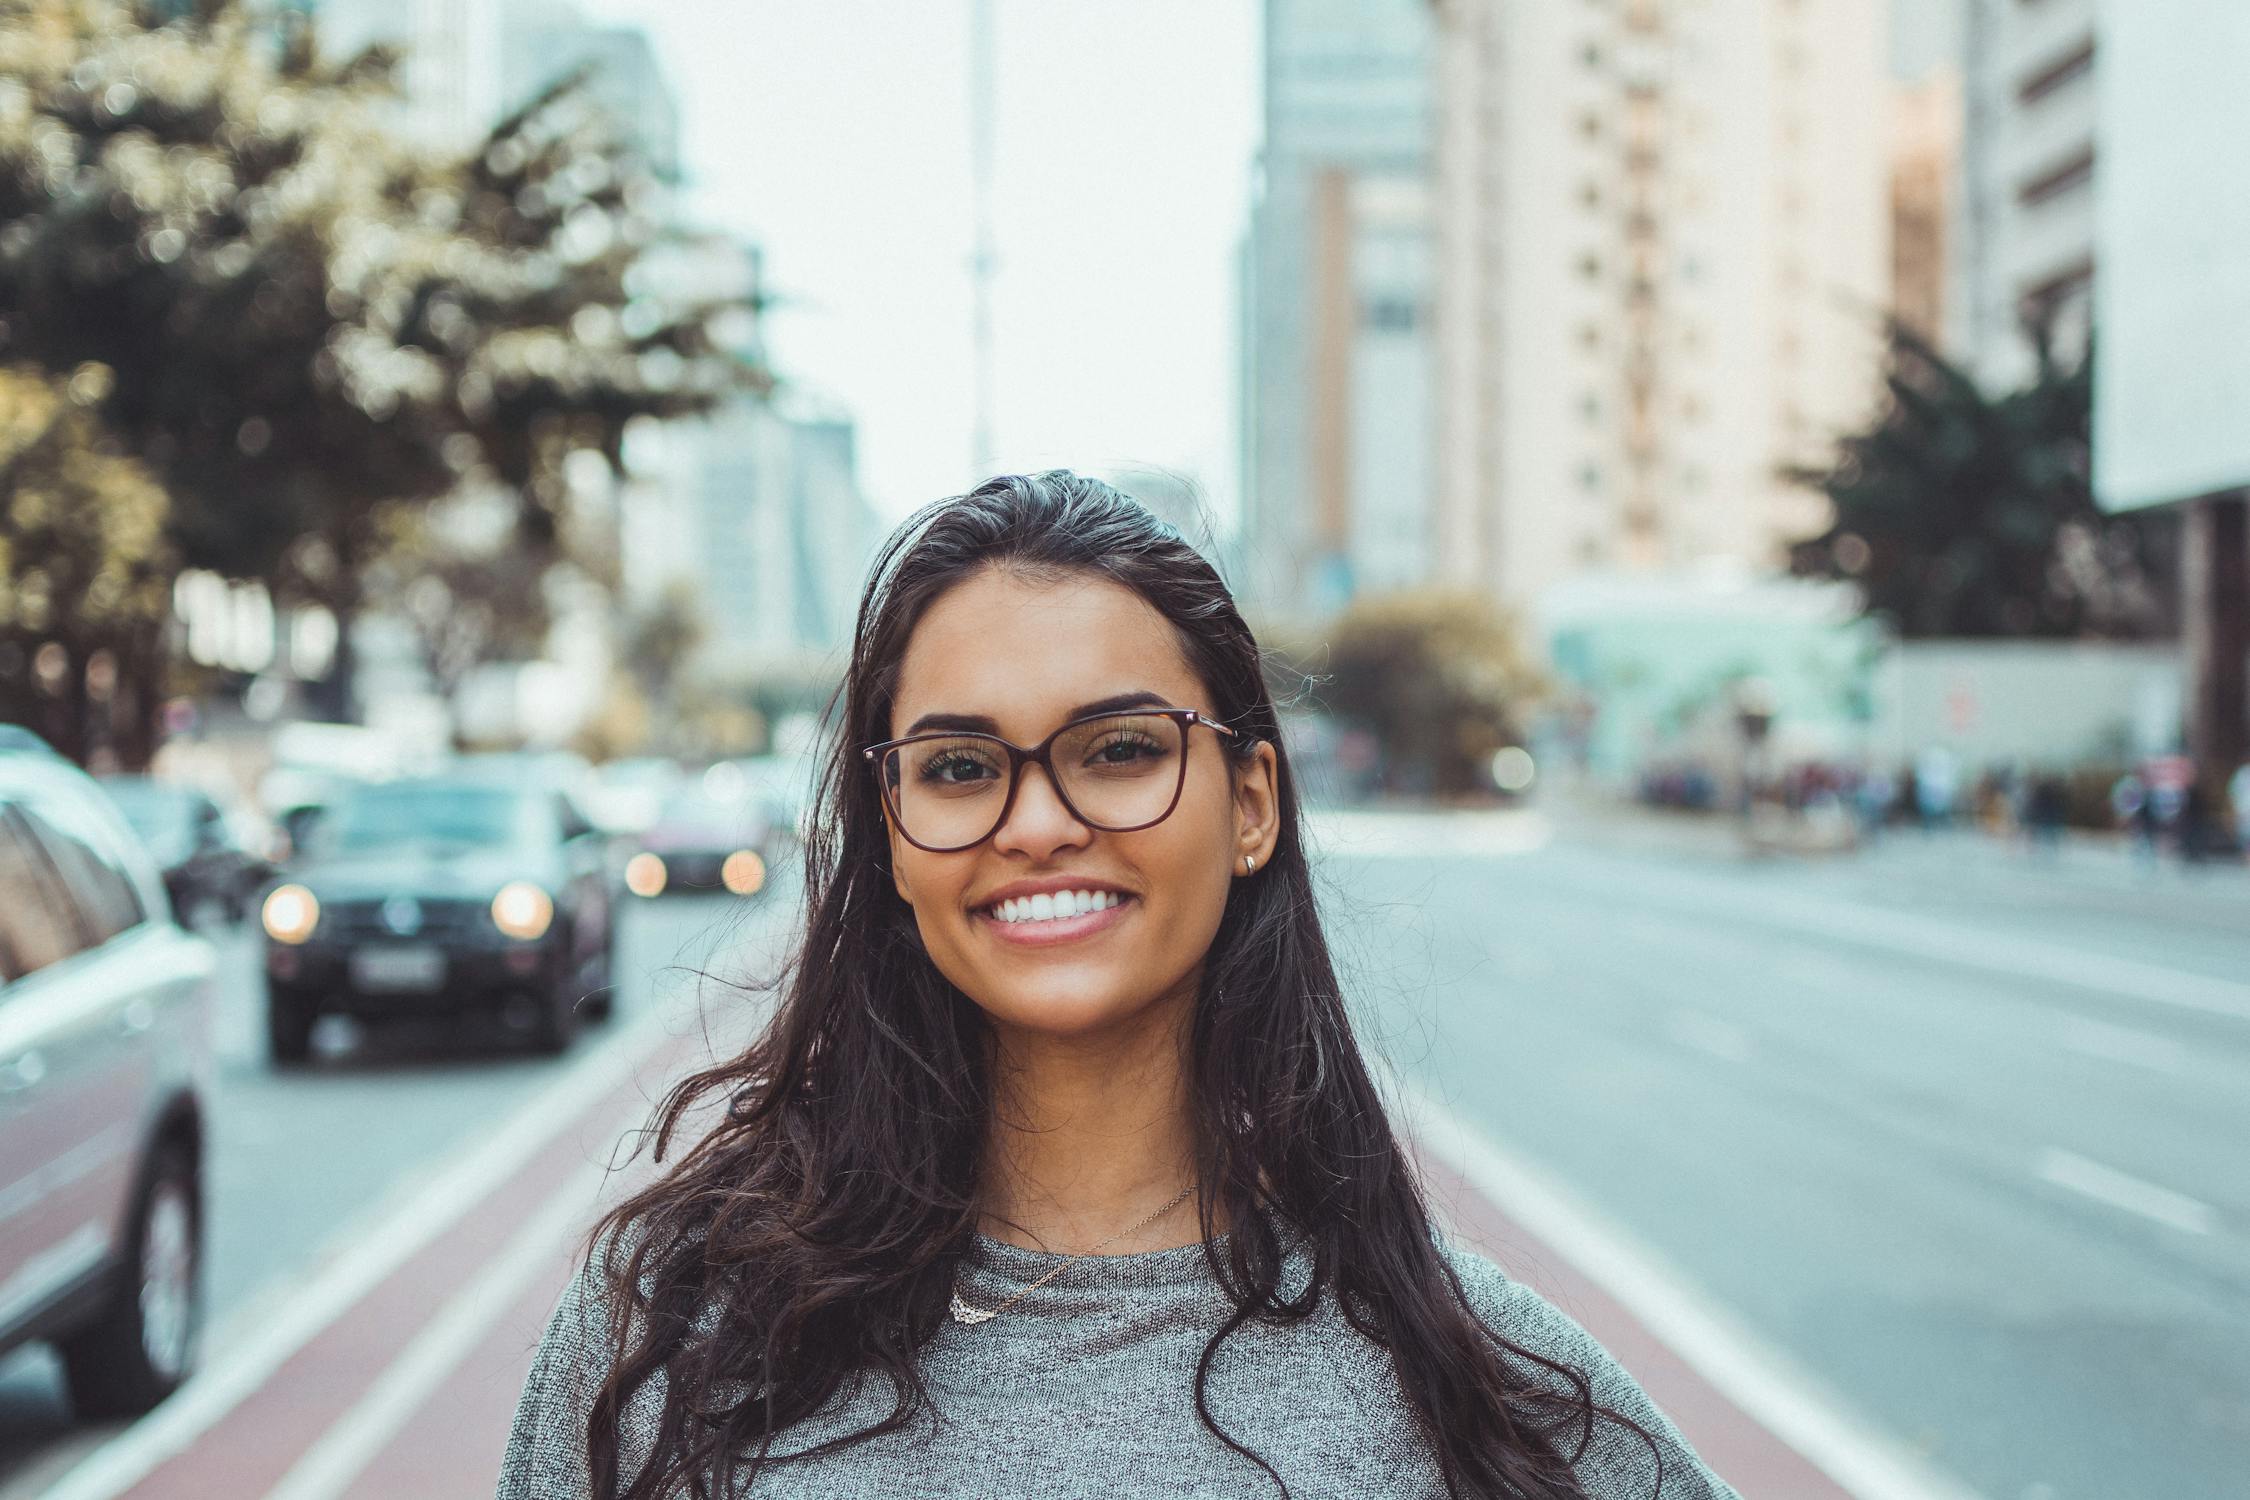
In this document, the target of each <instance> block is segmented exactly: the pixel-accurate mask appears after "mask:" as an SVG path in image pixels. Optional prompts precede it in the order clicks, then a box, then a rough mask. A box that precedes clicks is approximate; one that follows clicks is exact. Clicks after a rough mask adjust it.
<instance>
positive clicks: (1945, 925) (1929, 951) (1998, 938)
mask: <svg viewBox="0 0 2250 1500" xmlns="http://www.w3.org/2000/svg"><path fill="white" fill-rule="evenodd" d="M1547 879H1548V880H1549V882H1550V885H1551V886H1552V885H1558V884H1560V883H1561V880H1560V876H1559V875H1558V874H1556V873H1552V872H1550V873H1549V874H1548V876H1547ZM1603 880H1604V885H1603V889H1602V891H1601V898H1602V900H1603V901H1604V902H1605V903H1606V904H1608V905H1611V906H1615V905H1618V904H1620V903H1621V901H1622V900H1623V898H1624V892H1622V891H1621V890H1620V889H1619V886H1620V884H1622V883H1623V882H1625V881H1633V883H1635V884H1637V885H1639V886H1640V887H1641V889H1642V890H1643V891H1645V892H1646V893H1647V894H1648V895H1649V896H1650V898H1651V899H1652V900H1654V901H1658V902H1662V903H1664V904H1666V905H1669V906H1671V907H1672V908H1673V909H1674V910H1676V911H1683V912H1687V911H1693V912H1698V913H1701V914H1706V915H1711V916H1718V917H1732V918H1737V919H1739V918H1741V917H1743V916H1745V915H1747V916H1749V917H1750V918H1751V919H1752V920H1753V921H1761V922H1771V923H1774V924H1776V925H1782V926H1788V927H1794V928H1796V929H1797V930H1798V931H1800V932H1807V933H1814V934H1817V935H1819V936H1822V937H1830V938H1839V939H1842V940H1843V941H1845V942H1850V943H1856V944H1859V945H1861V946H1863V947H1869V948H1877V949H1888V950H1890V951H1892V952H1896V953H1907V954H1911V955H1914V956H1915V957H1919V958H1928V959H1935V960H1937V961H1939V962H1942V963H1951V964H1957V965H1959V966H1960V967H1962V968H1965V969H1981V970H1983V971H1984V972H1986V973H1991V974H2001V975H2005V976H2006V977H2008V978H2011V979H2040V980H2046V981H2048V982H2051V983H2054V984H2065V985H2070V986H2071V987H2073V988H2076V989H2083V990H2093V991H2095V992H2097V993H2105V994H2110V995H2115V996H2121V997H2123V998H2126V999H2131V1000H2141V1001H2146V1002H2148V1003H2149V1004H2152V1005H2167V1006H2171V1007H2173V1008H2175V1009H2178V1010H2193V1011H2200V1012H2202V1013H2203V1014H2205V1015H2213V1016H2227V1017H2230V1018H2232V1019H2234V1020H2238V1021H2250V984H2244V983H2241V982H2239V981H2237V980H2231V979H2214V978H2212V977H2210V976H2209V975H2205V974H2190V973H2186V972H2184V971H2182V970H2179V969H2167V968H2164V967H2162V966H2161V965H2158V964H2152V963H2143V962H2142V961H2141V960H2139V959H2133V958H2117V957H2114V956H2112V955H2110V954H2107V953H2092V952H2088V951H2087V950H2085V949H2083V948H2071V947H2068V946H2065V945H2062V944H2058V943H2050V942H2045V941H2035V940H2033V939H2030V938H2024V937H2012V936H2009V935H2007V934H2004V933H1997V932H1990V931H1985V930H1982V929H1979V928H1975V927H1965V926H1962V925H1961V924H1959V923H1956V922H1947V921H1944V920H1941V919H1939V918H1935V917H1925V916H1921V915H1919V914H1917V913H1914V912H1903V911H1869V910H1866V909H1864V908H1859V907H1849V906H1841V905H1832V904H1829V903H1826V902H1823V901H1820V900H1817V899H1806V898H1804V897H1800V896H1790V895H1785V894H1783V893H1782V892H1780V891H1774V890H1744V889H1741V888H1740V887H1734V888H1732V889H1730V890H1728V891H1726V892H1725V893H1723V894H1716V893H1702V892H1697V891H1694V890H1692V889H1690V888H1689V887H1688V886H1686V885H1684V884H1681V883H1679V882H1677V881H1673V882H1666V883H1662V884H1658V883H1656V882H1651V881H1646V880H1634V879H1633V875H1632V874H1631V873H1625V872H1610V873H1607V874H1605V875H1604V877H1603Z"/></svg>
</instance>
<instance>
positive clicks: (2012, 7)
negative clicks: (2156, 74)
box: [1947, 0, 2100, 386]
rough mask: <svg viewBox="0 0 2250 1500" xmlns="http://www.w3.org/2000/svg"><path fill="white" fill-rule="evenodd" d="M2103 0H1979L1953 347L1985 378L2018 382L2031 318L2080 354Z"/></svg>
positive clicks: (2089, 301)
mask: <svg viewBox="0 0 2250 1500" xmlns="http://www.w3.org/2000/svg"><path fill="white" fill-rule="evenodd" d="M2099 8H2100V3H2099V0H2039V3H2038V4H2035V5H2033V4H2026V3H2024V0H1968V13H1967V17H1966V21H1967V27H1966V41H1965V47H1964V55H1963V59H1962V74H1963V78H1962V84H1963V90H1964V105H1965V118H1964V122H1963V135H1962V145H1961V179H1960V203H1961V219H1960V231H1959V233H1958V234H1957V235H1956V236H1955V239H1956V244H1957V247H1958V248H1957V251H1956V257H1957V258H1956V259H1955V262H1954V289H1955V303H1954V306H1953V307H1952V308H1951V309H1950V310H1949V312H1948V315H1947V323H1948V324H1949V325H1950V329H1949V337H1950V339H1951V342H1952V344H1953V347H1954V348H1955V349H1956V350H1957V351H1958V352H1959V354H1960V355H1961V356H1962V357H1963V358H1964V359H1965V360H1966V362H1967V363H1968V364H1969V366H1970V368H1971V369H1972V370H1974V371H1975V373H1976V374H1977V375H1978V376H1979V377H1980V378H1981V379H1983V380H1984V381H1986V382H1987V383H1990V384H1993V385H1998V386H2012V385H2017V384H2020V383H2021V382H2022V381H2023V380H2024V379H2026V378H2027V377H2028V376H2029V375H2030V374H2031V372H2032V369H2033V367H2034V359H2033V353H2032V345H2031V341H2030V339H2029V338H2028V337H2027V336H2026V333H2025V330H2026V327H2027V325H2028V324H2030V323H2034V322H2037V321H2038V320H2040V319H2042V318H2047V317H2051V318H2052V326H2053V330H2054V336H2055V339H2056V344H2057V348H2058V351H2059V352H2060V353H2061V354H2063V355H2064V357H2066V358H2068V357H2074V356H2075V355H2076V354H2077V353H2079V352H2080V351H2082V350H2083V349H2084V347H2085V343H2086V338H2087V335H2088V333H2089V332H2090V330H2091V327H2092V322H2093V286H2094V140H2095V128H2096V121H2097V110H2096V99H2095V91H2094V64H2095V33H2096V30H2097V27H2096V19H2097V12H2098V11H2099Z"/></svg>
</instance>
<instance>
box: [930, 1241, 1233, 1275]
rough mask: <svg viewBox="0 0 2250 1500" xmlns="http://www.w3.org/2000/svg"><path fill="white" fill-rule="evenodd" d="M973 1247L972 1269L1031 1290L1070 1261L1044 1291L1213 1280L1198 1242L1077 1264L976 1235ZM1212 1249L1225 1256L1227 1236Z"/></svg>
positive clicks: (1081, 1260)
mask: <svg viewBox="0 0 2250 1500" xmlns="http://www.w3.org/2000/svg"><path fill="white" fill-rule="evenodd" d="M974 1244H975V1254H974V1255H973V1257H972V1259H971V1263H972V1264H973V1265H974V1266H975V1268H976V1269H977V1270H978V1271H979V1272H980V1273H982V1275H983V1276H984V1277H986V1278H988V1279H990V1280H992V1281H996V1282H1000V1283H1002V1284H1004V1285H1007V1286H1011V1287H1018V1288H1020V1287H1026V1286H1029V1285H1031V1284H1032V1283H1033V1282H1035V1281H1037V1280H1038V1279H1039V1278H1040V1277H1042V1276H1045V1275H1047V1274H1048V1273H1049V1272H1051V1271H1053V1270H1054V1269H1055V1268H1056V1267H1057V1266H1059V1265H1061V1264H1062V1263H1063V1262H1065V1261H1070V1269H1068V1270H1066V1271H1064V1272H1063V1273H1062V1274H1061V1275H1060V1276H1057V1277H1056V1278H1055V1279H1054V1280H1053V1281H1050V1282H1048V1283H1047V1288H1049V1289H1053V1288H1061V1287H1065V1286H1069V1287H1073V1288H1080V1289H1090V1288H1096V1287H1117V1288H1130V1287H1154V1286H1178V1285H1183V1284H1185V1283H1189V1282H1196V1281H1204V1280H1208V1279H1209V1278H1210V1274H1211V1270H1210V1267H1209V1265H1208V1264H1207V1263H1206V1262H1205V1260H1204V1248H1203V1247H1204V1242H1202V1241H1200V1240H1199V1241H1197V1242H1196V1243H1194V1244H1192V1245H1170V1246H1167V1247H1165V1248H1164V1249H1162V1250H1135V1251H1131V1252H1129V1253H1127V1254H1124V1255H1082V1256H1079V1257H1077V1258H1076V1259H1075V1260H1073V1259H1072V1258H1071V1257H1070V1256H1068V1255H1065V1254H1063V1253H1062V1252H1061V1251H1056V1250H1032V1249H1027V1248H1026V1247H1024V1246H1022V1245H1014V1244H1010V1243H1009V1242H1008V1241H1006V1240H996V1239H994V1238H992V1237H991V1236H990V1235H988V1234H985V1233H983V1232H982V1231H978V1232H977V1233H976V1235H975V1241H974ZM1210 1244H1211V1247H1212V1248H1213V1250H1214V1251H1216V1252H1217V1253H1218V1254H1221V1255H1224V1254H1225V1253H1226V1247H1227V1236H1226V1235H1225V1234H1223V1233H1221V1234H1218V1235H1214V1236H1213V1237H1212V1238H1211V1240H1210Z"/></svg>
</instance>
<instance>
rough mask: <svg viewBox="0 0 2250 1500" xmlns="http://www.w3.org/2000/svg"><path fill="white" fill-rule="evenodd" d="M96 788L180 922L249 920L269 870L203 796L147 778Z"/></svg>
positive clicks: (107, 780) (114, 779)
mask: <svg viewBox="0 0 2250 1500" xmlns="http://www.w3.org/2000/svg"><path fill="white" fill-rule="evenodd" d="M102 788H103V790H105V791H107V792H108V793H109V795H110V799H111V800H112V801H114V802H115V803H116V804H117V807H118V810H119V811H120V812H122V813H124V814H125V821H126V822H128V823H130V824H132V825H133V831H134V832H135V833H137V834H139V835H140V836H141V842H142V843H144V844H146V845H148V849H149V852H150V853H151V854H153V855H155V856H156V863H157V867H158V868H159V869H161V870H162V871H163V872H164V889H165V890H166V891H167V892H169V893H170V895H171V897H172V909H173V910H174V911H176V912H178V913H179V914H180V919H181V920H182V921H192V920H194V919H195V918H197V917H199V916H200V915H202V914H203V913H204V912H206V911H216V912H217V913H218V914H219V915H221V916H223V917H224V918H225V919H226V920H228V921H230V922H239V921H241V920H242V919H243V918H244V917H246V916H248V915H249V913H250V908H251V907H252V906H253V905H254V904H256V901H257V898H258V892H259V891H261V890H263V889H264V888H265V884H266V882H267V881H269V880H271V879H272V878H273V865H272V864H271V863H270V862H268V861H267V860H266V858H265V857H264V856H263V855H260V854H257V853H254V852H252V851H251V850H249V849H246V848H244V847H243V845H242V842H241V841H240V840H239V839H237V838H236V837H235V835H234V830H233V829H231V828H230V827H228V826H227V817H226V813H225V812H224V811H222V810H221V809H220V807H219V804H218V803H216V802H214V801H212V800H211V798H210V796H209V795H208V794H207V793H205V792H203V791H201V790H199V789H197V788H195V787H192V786H182V785H180V784H178V783H177V782H170V781H158V780H155V779H154V778H152V777H148V776H108V777H104V778H103V779H102Z"/></svg>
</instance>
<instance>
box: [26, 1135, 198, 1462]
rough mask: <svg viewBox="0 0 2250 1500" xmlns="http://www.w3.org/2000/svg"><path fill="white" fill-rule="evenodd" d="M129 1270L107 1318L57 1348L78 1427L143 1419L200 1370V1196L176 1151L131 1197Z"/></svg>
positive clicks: (157, 1160) (189, 1157) (152, 1167)
mask: <svg viewBox="0 0 2250 1500" xmlns="http://www.w3.org/2000/svg"><path fill="white" fill-rule="evenodd" d="M128 1223H129V1225H130V1229H131V1233H130V1236H129V1238H128V1240H127V1250H126V1255H125V1258H124V1260H123V1261H122V1262H121V1263H120V1264H119V1265H118V1267H117V1268H116V1270H115V1271H114V1272H113V1273H112V1275H113V1277H114V1283H113V1285H112V1287H111V1290H110V1295H109V1300H108V1302H107V1304H106V1305H105V1306H104V1307H103V1309H102V1311H101V1313H100V1315H99V1316H98V1317H97V1318H96V1319H95V1320H94V1321H93V1322H91V1323H89V1324H87V1325H85V1326H84V1327H82V1328H80V1329H79V1330H78V1331H77V1332H75V1333H73V1334H70V1335H69V1336H68V1337H66V1338H63V1339H61V1340H59V1341H58V1348H59V1351H60V1353H61V1354H62V1362H63V1377H64V1381H65V1383H66V1384H67V1385H68V1387H69V1389H70V1399H71V1405H72V1407H73V1408H74V1409H75V1410H76V1412H77V1414H78V1416H79V1417H80V1418H81V1419H85V1418H113V1417H137V1416H139V1415H141V1414H142V1413H143V1412H146V1411H148V1410H150V1409H151V1408H153V1407H154V1406H155V1405H156V1404H157V1403H158V1402H160V1401H162V1400H163V1399H164V1398H165V1397H166V1396H169V1395H171V1394H172V1392H174V1391H176V1390H178V1389H179V1388H180V1385H181V1383H182V1382H184V1381H185V1380H186V1379H187V1377H188V1375H189V1374H190V1373H191V1372H192V1371H193V1370H194V1368H195V1348H196V1340H197V1335H198V1334H199V1332H200V1331H201V1323H202V1310H203V1298H202V1248H203V1193H202V1183H201V1180H200V1178H199V1176H198V1174H197V1171H196V1164H195V1156H194V1154H193V1153H192V1152H190V1151H189V1150H188V1148H187V1147H186V1146H185V1145H184V1144H182V1143H180V1142H177V1141H171V1142H166V1143H165V1144H164V1145H162V1146H160V1147H158V1148H157V1150H156V1152H155V1153H154V1155H152V1156H151V1157H150V1159H149V1162H148V1166H147V1168H146V1171H145V1174H144V1176H143V1177H142V1179H141V1185H140V1190H139V1192H138V1193H137V1194H135V1196H134V1200H133V1212H132V1217H131V1218H130V1220H128Z"/></svg>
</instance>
